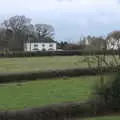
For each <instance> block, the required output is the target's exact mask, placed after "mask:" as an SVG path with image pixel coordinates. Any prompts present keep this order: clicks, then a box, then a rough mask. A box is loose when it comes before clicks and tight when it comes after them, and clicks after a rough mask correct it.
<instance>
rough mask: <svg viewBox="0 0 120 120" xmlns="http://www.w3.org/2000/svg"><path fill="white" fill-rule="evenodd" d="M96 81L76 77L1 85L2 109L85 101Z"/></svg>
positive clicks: (0, 99) (93, 78)
mask: <svg viewBox="0 0 120 120" xmlns="http://www.w3.org/2000/svg"><path fill="white" fill-rule="evenodd" d="M96 81H97V78H96V77H89V79H88V77H81V78H79V77H75V78H65V79H62V78H61V79H58V80H55V79H53V80H46V81H39V80H38V81H33V82H28V83H20V84H18V83H14V84H4V85H0V95H1V97H0V109H1V110H3V109H19V108H25V107H32V106H34V107H38V106H41V105H47V104H51V103H58V102H70V101H83V100H86V99H88V97H89V96H90V95H91V90H92V89H91V88H92V86H93V85H94V84H95V82H96Z"/></svg>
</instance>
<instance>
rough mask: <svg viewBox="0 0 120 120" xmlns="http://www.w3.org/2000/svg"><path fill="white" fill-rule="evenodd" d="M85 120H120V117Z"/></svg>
mask: <svg viewBox="0 0 120 120" xmlns="http://www.w3.org/2000/svg"><path fill="white" fill-rule="evenodd" d="M84 120H120V116H109V117H106V116H105V117H98V118H89V119H84Z"/></svg>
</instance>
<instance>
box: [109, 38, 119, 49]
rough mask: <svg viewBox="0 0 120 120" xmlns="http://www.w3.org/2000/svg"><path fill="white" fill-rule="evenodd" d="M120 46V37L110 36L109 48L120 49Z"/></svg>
mask: <svg viewBox="0 0 120 120" xmlns="http://www.w3.org/2000/svg"><path fill="white" fill-rule="evenodd" d="M119 48H120V39H118V40H115V39H113V38H110V39H108V40H107V49H108V50H110V49H112V50H118V49H119Z"/></svg>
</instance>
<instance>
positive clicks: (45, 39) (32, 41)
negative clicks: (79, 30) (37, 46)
mask: <svg viewBox="0 0 120 120" xmlns="http://www.w3.org/2000/svg"><path fill="white" fill-rule="evenodd" d="M26 43H56V41H55V40H53V39H52V38H41V39H39V40H36V39H35V40H33V39H31V40H28V41H26Z"/></svg>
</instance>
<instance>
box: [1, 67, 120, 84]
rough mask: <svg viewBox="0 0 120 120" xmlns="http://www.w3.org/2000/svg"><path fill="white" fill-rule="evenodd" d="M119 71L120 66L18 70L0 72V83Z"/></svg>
mask: <svg viewBox="0 0 120 120" xmlns="http://www.w3.org/2000/svg"><path fill="white" fill-rule="evenodd" d="M118 71H120V66H116V67H102V68H83V69H82V68H74V69H65V70H49V71H37V72H20V73H1V74H0V83H6V82H7V83H8V82H21V81H23V80H24V81H30V80H36V79H40V80H43V79H50V78H59V77H75V76H90V75H91V76H93V75H99V74H107V73H112V72H118Z"/></svg>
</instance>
